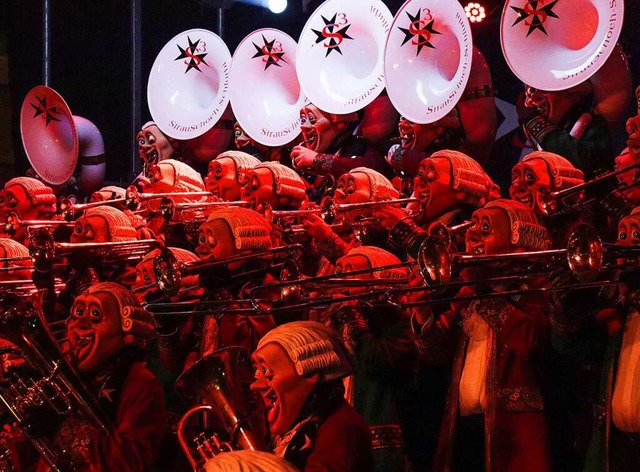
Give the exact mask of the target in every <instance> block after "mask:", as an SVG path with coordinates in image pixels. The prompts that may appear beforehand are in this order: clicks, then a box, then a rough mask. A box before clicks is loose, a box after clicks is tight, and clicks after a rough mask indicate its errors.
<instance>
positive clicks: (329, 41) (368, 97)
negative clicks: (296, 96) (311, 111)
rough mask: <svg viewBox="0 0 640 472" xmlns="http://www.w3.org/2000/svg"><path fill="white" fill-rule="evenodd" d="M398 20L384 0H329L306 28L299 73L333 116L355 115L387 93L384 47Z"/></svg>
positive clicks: (311, 95)
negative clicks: (393, 22)
mask: <svg viewBox="0 0 640 472" xmlns="http://www.w3.org/2000/svg"><path fill="white" fill-rule="evenodd" d="M392 19H393V16H392V15H391V12H390V11H389V9H388V8H387V6H386V5H385V4H384V3H382V1H381V0H327V1H326V2H324V3H323V4H322V5H320V6H319V7H318V8H317V9H316V11H315V12H313V14H312V15H311V17H310V18H309V20H308V21H307V23H306V24H305V26H304V28H303V30H302V33H301V34H300V38H299V40H298V53H297V55H296V69H297V72H298V80H299V81H300V86H301V87H302V91H303V92H304V94H305V95H306V96H307V98H308V99H309V100H310V101H311V102H312V103H313V104H314V105H316V106H317V107H318V108H320V109H321V110H324V111H326V112H329V113H335V114H347V113H353V112H356V111H358V110H361V109H362V108H364V107H366V106H367V105H369V104H370V103H371V102H372V101H373V100H374V99H375V98H376V97H377V96H378V95H379V94H380V93H381V92H382V90H383V89H384V87H385V76H384V71H383V61H382V59H383V53H384V44H385V40H386V37H387V33H388V32H389V28H390V27H391V21H392Z"/></svg>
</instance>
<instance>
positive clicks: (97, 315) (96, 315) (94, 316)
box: [90, 308, 102, 321]
mask: <svg viewBox="0 0 640 472" xmlns="http://www.w3.org/2000/svg"><path fill="white" fill-rule="evenodd" d="M90 316H91V321H100V320H101V319H102V312H101V311H100V310H98V309H97V308H93V309H92V310H91V314H90Z"/></svg>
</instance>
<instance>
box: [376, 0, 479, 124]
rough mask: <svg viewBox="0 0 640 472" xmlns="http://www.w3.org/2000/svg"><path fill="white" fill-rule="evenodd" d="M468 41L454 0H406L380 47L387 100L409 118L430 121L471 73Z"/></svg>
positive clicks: (445, 107)
mask: <svg viewBox="0 0 640 472" xmlns="http://www.w3.org/2000/svg"><path fill="white" fill-rule="evenodd" d="M472 57H473V43H472V39H471V28H470V26H469V21H468V19H467V16H466V14H465V12H464V9H463V8H462V5H460V4H459V3H458V2H452V1H450V0H409V1H407V2H406V3H405V4H404V5H402V7H400V10H398V12H397V13H396V15H395V17H394V19H393V24H392V25H391V30H390V32H389V35H388V37H387V41H386V47H385V52H384V74H385V77H386V80H387V92H388V94H389V98H390V99H391V102H392V103H393V105H394V106H395V107H396V109H397V110H398V111H399V112H400V114H401V115H403V116H405V117H406V118H408V119H409V120H410V121H412V122H414V123H423V124H425V123H433V122H435V121H438V120H439V119H441V118H443V117H445V116H446V115H447V114H448V113H449V112H450V111H451V110H452V109H453V108H454V107H455V106H456V104H457V103H458V101H459V100H460V97H461V96H462V94H463V93H464V91H465V87H466V85H467V82H468V81H469V77H470V74H471V64H472Z"/></svg>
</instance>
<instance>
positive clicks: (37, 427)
mask: <svg viewBox="0 0 640 472" xmlns="http://www.w3.org/2000/svg"><path fill="white" fill-rule="evenodd" d="M0 332H1V333H2V337H3V338H5V339H6V340H7V341H9V342H11V343H12V344H13V345H14V346H15V348H7V349H10V351H11V353H12V354H15V355H18V356H20V357H21V358H23V359H24V360H25V361H26V364H27V366H28V367H29V368H30V369H31V370H32V371H33V373H28V374H25V375H23V376H20V375H16V376H15V377H16V378H17V380H15V381H14V380H9V379H4V382H3V383H5V382H6V383H7V384H8V385H3V386H2V389H0V401H1V402H2V403H3V404H4V406H5V408H6V409H7V411H8V412H9V413H10V414H11V415H12V416H13V418H14V419H15V421H16V422H17V423H18V425H19V426H20V428H21V429H22V430H24V432H25V433H26V434H27V436H28V437H29V439H30V440H31V442H32V443H33V445H34V446H35V447H36V449H37V450H38V452H39V453H40V455H41V456H42V457H43V459H44V460H46V462H47V463H48V464H49V466H50V467H51V470H52V471H57V472H66V471H70V470H75V467H74V464H72V463H70V460H69V459H68V458H67V457H66V454H65V451H62V450H59V448H58V447H57V446H56V444H55V443H54V441H53V439H52V438H50V437H48V436H49V435H50V432H51V431H53V432H55V430H56V429H57V426H59V425H60V423H61V422H62V420H64V418H66V417H67V416H68V415H70V414H72V413H74V412H80V413H81V414H82V415H83V416H85V417H86V419H88V420H90V421H91V422H92V423H93V425H94V426H96V427H97V428H98V429H99V430H100V431H101V432H102V433H105V434H111V423H110V420H109V418H108V417H107V416H106V414H105V413H104V412H103V411H102V410H101V408H100V406H99V404H98V402H97V400H96V399H95V398H94V397H93V396H92V394H91V393H90V392H89V391H88V389H87V387H86V386H85V384H84V383H82V381H81V380H80V379H79V377H78V374H77V373H76V371H75V370H74V368H73V367H72V366H71V365H70V364H68V363H67V362H66V360H65V359H64V358H63V357H62V354H61V353H60V349H59V347H58V345H57V344H56V342H55V340H54V338H53V336H52V334H51V332H50V330H49V328H48V325H47V323H46V321H45V320H44V316H43V314H42V311H41V309H40V308H39V307H38V306H37V302H33V301H31V300H29V301H27V302H22V303H20V304H19V305H17V306H15V307H13V308H10V309H8V310H5V311H4V312H3V313H2V316H1V317H0ZM48 433H49V434H48Z"/></svg>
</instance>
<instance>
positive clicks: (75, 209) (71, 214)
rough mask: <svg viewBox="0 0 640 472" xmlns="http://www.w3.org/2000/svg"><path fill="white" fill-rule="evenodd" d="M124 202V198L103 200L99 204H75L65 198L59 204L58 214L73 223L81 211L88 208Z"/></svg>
mask: <svg viewBox="0 0 640 472" xmlns="http://www.w3.org/2000/svg"><path fill="white" fill-rule="evenodd" d="M124 201H125V198H112V199H111V200H104V201H101V202H90V203H75V202H74V201H73V199H72V198H70V197H65V198H63V199H62V201H61V202H60V214H61V215H62V217H63V218H64V219H65V220H66V221H74V220H75V219H76V218H78V217H79V216H80V214H82V212H83V211H85V210H88V209H89V208H96V207H100V206H105V205H110V204H112V203H120V202H124Z"/></svg>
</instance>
